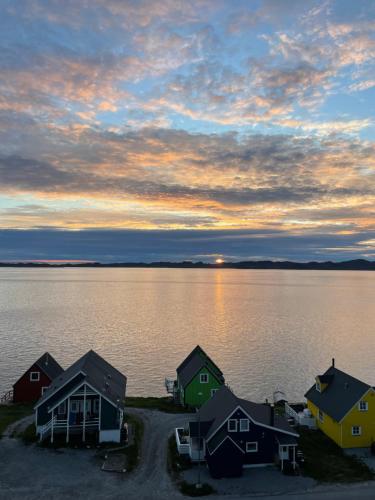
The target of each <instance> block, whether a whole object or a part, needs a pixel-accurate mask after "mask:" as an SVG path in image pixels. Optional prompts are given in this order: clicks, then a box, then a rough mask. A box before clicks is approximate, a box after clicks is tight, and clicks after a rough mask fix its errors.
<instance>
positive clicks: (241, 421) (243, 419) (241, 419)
mask: <svg viewBox="0 0 375 500" xmlns="http://www.w3.org/2000/svg"><path fill="white" fill-rule="evenodd" d="M243 423H246V424H247V428H246V429H242V424H243ZM249 429H250V420H249V419H248V418H240V432H249Z"/></svg>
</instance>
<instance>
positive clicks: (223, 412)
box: [197, 385, 298, 437]
mask: <svg viewBox="0 0 375 500" xmlns="http://www.w3.org/2000/svg"><path fill="white" fill-rule="evenodd" d="M238 406H240V407H241V408H242V409H243V410H244V411H245V412H246V413H247V414H248V415H249V416H250V417H251V418H252V419H253V420H254V421H255V422H257V423H258V424H260V425H267V426H269V427H273V428H274V429H275V430H278V431H280V432H288V433H293V434H294V435H296V436H298V434H297V433H296V432H295V431H294V430H293V429H292V428H291V427H290V426H289V424H288V422H287V421H286V419H285V418H283V417H279V416H277V415H275V417H274V424H273V425H271V408H270V406H269V405H265V404H260V403H252V402H251V401H247V400H246V399H240V398H238V397H237V396H236V395H235V394H233V392H232V391H231V390H230V389H229V388H228V387H227V386H225V385H223V386H222V387H221V388H220V389H219V390H218V391H217V392H216V393H215V394H214V395H213V396H212V398H211V399H209V400H208V401H206V403H204V405H203V406H202V407H201V409H200V410H199V411H198V412H197V419H198V418H200V421H201V422H211V425H210V426H209V427H208V428H207V427H206V426H205V430H206V434H205V436H206V437H208V436H210V435H212V434H214V433H215V432H216V431H217V430H218V429H219V428H220V427H221V425H222V424H223V422H224V421H225V420H226V419H227V418H228V417H229V415H230V414H231V413H232V412H233V411H234V410H235V409H236V408H237V407H238Z"/></svg>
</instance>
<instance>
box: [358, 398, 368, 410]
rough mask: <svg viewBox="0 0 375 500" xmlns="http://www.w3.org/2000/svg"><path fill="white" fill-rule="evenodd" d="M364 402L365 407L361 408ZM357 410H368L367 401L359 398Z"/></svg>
mask: <svg viewBox="0 0 375 500" xmlns="http://www.w3.org/2000/svg"><path fill="white" fill-rule="evenodd" d="M362 403H364V404H365V408H361V404H362ZM358 411H362V412H363V411H368V402H367V401H364V400H363V399H361V400H360V402H359V403H358Z"/></svg>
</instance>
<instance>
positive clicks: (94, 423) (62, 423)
mask: <svg viewBox="0 0 375 500" xmlns="http://www.w3.org/2000/svg"><path fill="white" fill-rule="evenodd" d="M52 422H53V429H54V430H55V429H67V428H68V427H69V429H71V430H75V429H83V427H85V428H88V427H98V426H99V418H90V419H87V420H86V421H85V422H83V421H82V422H81V423H79V424H69V423H68V420H67V419H60V418H58V417H57V416H56V415H55V416H54V417H53V418H51V420H50V421H49V422H47V423H46V424H44V425H43V426H41V428H40V431H39V432H40V440H41V441H42V440H43V436H45V435H46V434H47V433H49V432H50V431H51V430H52Z"/></svg>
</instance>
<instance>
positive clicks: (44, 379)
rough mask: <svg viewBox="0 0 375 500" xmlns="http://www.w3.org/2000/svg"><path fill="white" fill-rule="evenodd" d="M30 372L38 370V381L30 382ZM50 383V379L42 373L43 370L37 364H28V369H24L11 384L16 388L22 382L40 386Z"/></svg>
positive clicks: (22, 383)
mask: <svg viewBox="0 0 375 500" xmlns="http://www.w3.org/2000/svg"><path fill="white" fill-rule="evenodd" d="M31 372H38V373H39V375H40V379H39V380H38V381H34V382H31V380H30V373H31ZM50 383H51V379H50V378H49V377H48V376H47V375H46V374H45V373H44V371H43V370H41V369H40V368H39V366H38V365H37V364H35V363H34V364H33V365H32V366H30V368H29V369H28V370H26V371H25V373H24V374H23V375H22V376H21V377H20V378H19V379H18V380H17V382H15V383H14V384H13V388H14V389H16V388H17V387H18V386H21V385H24V384H33V385H38V386H40V385H42V386H48V385H49V384H50Z"/></svg>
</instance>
